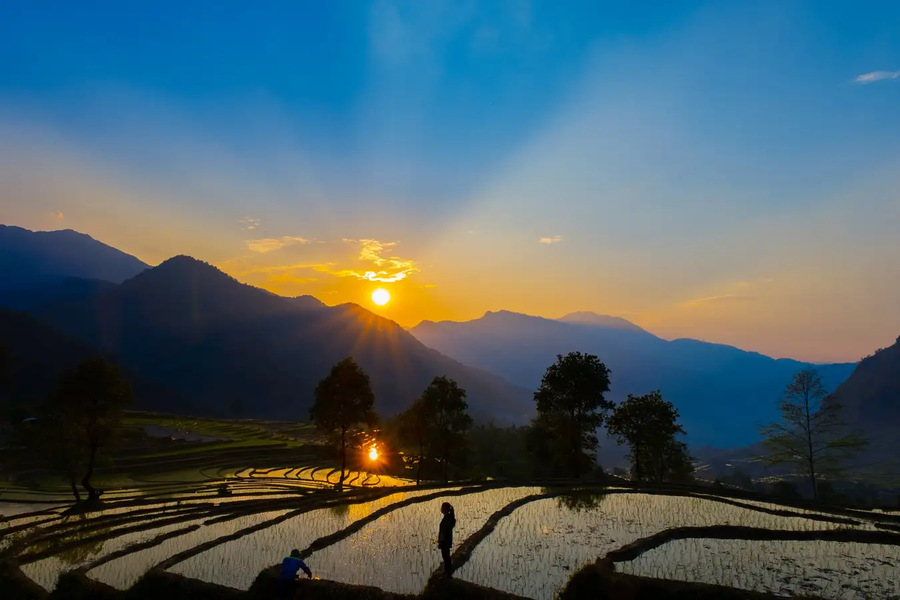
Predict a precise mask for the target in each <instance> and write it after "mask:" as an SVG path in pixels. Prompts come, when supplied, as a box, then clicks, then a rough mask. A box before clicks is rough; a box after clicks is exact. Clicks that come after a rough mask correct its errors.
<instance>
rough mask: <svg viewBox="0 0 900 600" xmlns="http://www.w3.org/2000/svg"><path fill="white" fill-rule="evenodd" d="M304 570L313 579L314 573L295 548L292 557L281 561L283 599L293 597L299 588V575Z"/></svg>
mask: <svg viewBox="0 0 900 600" xmlns="http://www.w3.org/2000/svg"><path fill="white" fill-rule="evenodd" d="M300 569H303V572H304V573H306V576H307V577H309V578H310V579H312V571H311V570H310V568H309V567H307V566H306V563H305V562H303V559H301V558H300V551H299V550H297V549H296V548H294V549H293V550H291V555H290V556H286V557H284V560H283V561H281V574H280V575H279V576H278V583H279V585H280V588H281V597H282V598H285V599H287V598H290V597H291V596H293V592H294V589H295V588H296V587H297V573H298V572H299V571H300Z"/></svg>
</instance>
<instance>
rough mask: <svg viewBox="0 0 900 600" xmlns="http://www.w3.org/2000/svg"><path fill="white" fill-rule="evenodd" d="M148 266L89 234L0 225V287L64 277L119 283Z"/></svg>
mask: <svg viewBox="0 0 900 600" xmlns="http://www.w3.org/2000/svg"><path fill="white" fill-rule="evenodd" d="M147 267H148V265H146V264H145V263H143V262H141V261H140V260H138V259H137V258H135V257H134V256H131V255H130V254H125V253H124V252H122V251H120V250H117V249H115V248H113V247H112V246H107V245H106V244H104V243H102V242H98V241H97V240H95V239H94V238H92V237H91V236H89V235H86V234H83V233H78V232H77V231H72V230H71V229H64V230H61V231H30V230H28V229H24V228H22V227H14V226H11V225H0V273H2V275H3V276H2V278H0V290H24V289H28V288H33V287H36V286H44V285H51V284H54V283H59V282H60V281H62V280H64V279H66V278H68V277H79V278H83V279H101V280H105V281H112V282H114V283H121V282H122V281H124V280H126V279H128V278H130V277H133V276H135V275H137V274H138V273H140V272H141V271H143V270H144V269H146V268H147Z"/></svg>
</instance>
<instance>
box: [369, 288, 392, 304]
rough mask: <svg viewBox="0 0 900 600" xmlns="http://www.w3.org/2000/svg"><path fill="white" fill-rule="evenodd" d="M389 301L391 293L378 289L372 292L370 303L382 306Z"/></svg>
mask: <svg viewBox="0 0 900 600" xmlns="http://www.w3.org/2000/svg"><path fill="white" fill-rule="evenodd" d="M390 301H391V293H390V292H388V291H387V290H386V289H384V288H378V289H377V290H375V291H374V292H372V302H374V303H375V304H377V305H378V306H384V305H385V304H387V303H388V302H390Z"/></svg>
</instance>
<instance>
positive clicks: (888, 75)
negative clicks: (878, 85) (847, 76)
mask: <svg viewBox="0 0 900 600" xmlns="http://www.w3.org/2000/svg"><path fill="white" fill-rule="evenodd" d="M884 79H900V71H872V72H871V73H863V74H862V75H857V76H856V79H854V80H853V81H855V82H856V83H863V84H865V83H875V82H876V81H882V80H884Z"/></svg>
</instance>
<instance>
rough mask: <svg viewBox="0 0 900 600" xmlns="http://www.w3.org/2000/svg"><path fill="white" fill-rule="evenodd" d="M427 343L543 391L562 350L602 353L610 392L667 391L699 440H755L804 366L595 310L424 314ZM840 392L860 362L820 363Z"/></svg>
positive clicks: (421, 331) (620, 395) (420, 328)
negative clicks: (432, 317) (449, 317)
mask: <svg viewBox="0 0 900 600" xmlns="http://www.w3.org/2000/svg"><path fill="white" fill-rule="evenodd" d="M410 331H411V332H412V333H413V335H415V336H416V337H417V338H418V339H419V340H420V341H421V342H422V343H424V344H425V345H427V346H429V347H431V348H434V349H436V350H438V351H439V352H441V353H443V354H446V355H447V356H450V357H452V358H455V359H456V360H458V361H460V362H462V363H465V364H470V365H478V366H480V367H481V368H484V369H487V370H488V371H491V372H493V373H496V374H497V375H500V376H502V377H504V378H505V379H507V380H509V381H511V382H513V383H515V384H517V385H520V386H523V387H525V388H528V389H536V388H537V387H538V386H539V385H540V382H541V377H542V376H543V373H544V370H545V369H546V368H547V367H548V366H549V365H550V364H552V363H553V361H554V360H555V357H556V355H557V354H565V353H567V352H569V351H572V350H578V351H582V352H587V353H590V354H596V355H597V356H598V357H599V358H600V360H601V361H602V362H604V363H605V364H606V366H607V367H609V369H610V371H611V376H610V379H611V381H612V385H611V390H610V398H611V399H613V400H616V401H619V400H623V399H624V398H625V397H626V395H627V394H645V393H647V392H650V391H653V390H657V389H658V390H660V391H661V392H662V394H663V397H664V398H666V399H668V400H669V401H671V402H672V403H673V404H674V405H675V406H676V407H677V408H678V410H679V412H680V414H681V417H682V423H683V424H684V426H685V429H686V430H687V431H688V434H689V439H690V440H691V442H692V443H693V444H708V445H714V446H724V447H728V446H735V445H744V444H750V443H753V442H754V441H755V440H756V439H757V429H756V427H757V425H758V424H761V423H764V422H768V421H771V420H774V419H776V418H777V401H778V399H779V398H780V396H781V393H782V392H783V390H784V387H785V385H787V383H788V382H789V380H790V378H791V376H792V375H793V374H794V373H796V372H797V371H798V370H799V369H801V368H803V367H806V366H809V365H808V364H807V363H803V362H799V361H795V360H790V359H777V360H776V359H773V358H770V357H768V356H764V355H762V354H759V353H756V352H747V351H745V350H740V349H738V348H734V347H732V346H725V345H721V344H712V343H709V342H702V341H698V340H691V339H678V340H672V341H668V340H664V339H662V338H659V337H657V336H655V335H653V334H652V333H649V332H647V331H645V330H643V329H641V328H640V327H638V326H637V325H634V324H633V323H629V322H628V321H626V320H624V319H621V318H618V317H609V316H604V315H595V314H593V313H573V314H570V315H566V316H565V317H562V318H561V319H558V320H554V319H545V318H542V317H534V316H529V315H523V314H518V313H512V312H508V311H498V312H488V313H486V314H485V315H484V316H483V317H481V318H479V319H475V320H472V321H466V322H462V323H460V322H453V321H442V322H439V323H435V322H432V321H423V322H422V323H420V324H419V325H417V326H416V327H414V328H412V329H411V330H410ZM815 367H816V369H817V370H818V372H819V373H820V375H821V376H822V379H823V381H824V383H825V385H826V386H827V387H828V388H829V389H831V390H833V389H835V387H837V385H838V384H840V383H841V382H843V381H844V380H845V379H846V378H847V377H848V376H849V375H850V373H851V372H852V371H853V368H854V365H853V364H830V365H815Z"/></svg>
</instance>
